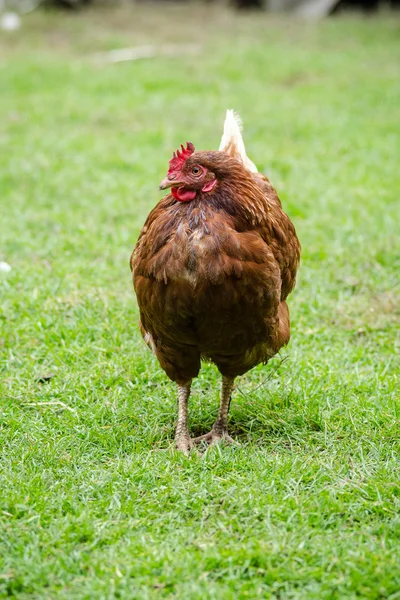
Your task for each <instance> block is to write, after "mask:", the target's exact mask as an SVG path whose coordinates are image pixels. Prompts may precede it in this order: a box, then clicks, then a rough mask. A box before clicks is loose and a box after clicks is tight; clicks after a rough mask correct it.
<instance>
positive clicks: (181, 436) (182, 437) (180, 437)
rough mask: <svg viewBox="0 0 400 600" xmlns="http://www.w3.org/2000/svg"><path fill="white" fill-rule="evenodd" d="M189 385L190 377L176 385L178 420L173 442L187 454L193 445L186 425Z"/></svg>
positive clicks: (190, 383)
mask: <svg viewBox="0 0 400 600" xmlns="http://www.w3.org/2000/svg"><path fill="white" fill-rule="evenodd" d="M191 385H192V380H191V379H190V380H189V381H188V382H187V383H185V384H183V385H178V422H177V424H176V430H175V443H176V447H177V449H178V450H181V451H182V452H184V453H185V454H189V452H190V450H191V449H192V447H193V442H192V440H191V439H190V435H189V427H188V402H189V396H190V386H191Z"/></svg>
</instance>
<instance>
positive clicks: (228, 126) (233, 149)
mask: <svg viewBox="0 0 400 600" xmlns="http://www.w3.org/2000/svg"><path fill="white" fill-rule="evenodd" d="M241 130H242V121H241V119H240V117H239V115H238V114H237V113H235V112H234V111H233V110H227V111H226V117H225V123H224V133H223V134H222V139H221V144H220V146H219V150H220V152H226V153H227V154H229V155H230V156H234V157H235V158H238V159H239V160H241V161H242V163H243V164H244V166H245V167H246V168H247V169H248V170H249V171H251V172H252V173H257V167H256V166H255V164H254V163H253V162H252V161H251V160H250V159H249V158H248V156H247V154H246V148H245V147H244V142H243V138H242V132H241Z"/></svg>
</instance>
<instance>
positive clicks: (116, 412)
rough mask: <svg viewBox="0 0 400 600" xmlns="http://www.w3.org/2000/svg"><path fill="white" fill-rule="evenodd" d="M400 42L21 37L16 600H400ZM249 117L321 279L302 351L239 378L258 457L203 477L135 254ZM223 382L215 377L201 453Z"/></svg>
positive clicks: (14, 105) (13, 165) (116, 23)
mask: <svg viewBox="0 0 400 600" xmlns="http://www.w3.org/2000/svg"><path fill="white" fill-rule="evenodd" d="M399 25H400V21H399V19H398V17H397V16H396V13H394V12H379V13H377V14H374V15H373V16H370V17H368V18H365V17H364V16H363V15H362V14H361V13H357V14H344V15H342V16H337V17H332V18H330V19H327V20H322V21H318V22H305V21H302V20H299V19H290V18H289V17H288V16H282V15H275V14H270V13H261V12H260V13H241V12H233V11H232V10H230V9H229V8H226V7H223V6H220V5H214V4H211V5H204V4H186V3H184V4H178V5H169V4H168V5H166V4H158V5H156V4H149V5H125V6H116V7H111V8H110V7H108V8H106V7H103V8H93V7H92V8H90V9H88V10H84V11H70V12H58V11H55V10H46V11H44V10H35V11H32V12H30V13H29V14H25V15H23V16H22V18H21V23H20V27H19V28H18V29H16V30H14V31H11V30H9V31H2V32H0V36H1V37H0V86H1V95H0V107H1V122H0V143H1V152H0V190H1V195H0V208H1V220H0V261H2V262H3V267H2V269H3V270H2V272H0V294H1V308H0V352H1V363H0V369H1V371H0V376H1V383H0V385H1V403H0V444H1V447H2V458H1V463H0V527H1V532H0V552H1V553H0V597H1V598H10V597H11V598H19V599H28V598H29V599H31V598H37V599H43V598H46V599H54V598H65V599H66V598H68V599H83V598H88V599H89V598H90V599H94V598H96V599H97V598H98V599H100V598H101V599H103V598H104V599H106V598H107V599H108V598H126V599H132V598H140V599H145V598H180V599H187V598H210V599H211V598H213V599H214V598H215V599H220V598H228V599H230V598H232V599H233V598H235V599H236V598H274V599H275V598H276V599H278V598H279V599H286V598H301V599H307V600H309V599H310V598H315V599H318V600H320V599H322V598H327V599H328V598H329V599H332V598H337V599H340V600H342V599H344V598H352V599H353V598H371V599H377V598H382V599H383V598H385V599H387V598H390V599H391V600H394V599H396V598H399V597H400V596H399V589H400V573H399V568H398V565H399V560H400V555H399V554H400V538H399V536H400V520H399V498H400V487H399V480H400V472H399V460H398V457H399V435H398V433H399V429H398V426H399V392H398V374H399V322H400V314H399V267H400V241H399V234H398V228H399V217H400V205H399V190H400V170H399V162H400V140H399V120H400V103H399V98H400V77H399V75H400V73H399V71H400V61H399V58H400V46H399V33H400V27H399ZM127 49H128V51H127ZM115 50H124V52H123V53H122V54H121V53H118V52H117V53H115ZM138 54H139V55H141V56H142V58H140V59H139V58H138ZM144 54H146V55H147V58H144V57H143V55H144ZM122 57H125V59H127V60H121V58H122ZM133 58H136V59H135V60H133ZM227 108H234V109H235V110H237V111H238V112H239V113H240V114H241V116H242V119H243V121H244V137H245V142H246V147H247V151H248V154H249V156H250V158H251V159H252V160H253V161H254V162H255V163H256V164H257V166H258V167H259V169H260V170H261V171H262V172H264V173H266V174H267V175H268V177H269V178H270V179H271V180H272V182H273V184H274V185H275V186H276V187H277V189H278V192H279V194H280V197H281V199H282V202H283V206H284V209H285V210H286V211H287V212H288V214H289V215H290V217H291V219H292V220H293V222H294V224H295V226H296V229H297V232H298V235H299V237H300V240H301V242H302V246H303V254H302V265H301V270H300V276H299V280H298V285H297V288H296V290H295V292H294V294H293V295H292V296H291V297H290V310H291V315H292V323H293V326H292V340H291V342H290V345H289V346H288V347H287V348H286V349H285V350H284V352H283V353H282V356H281V357H277V358H276V359H274V360H273V361H271V364H270V365H268V366H267V367H259V368H257V369H254V370H253V371H252V372H250V373H249V374H247V375H246V376H245V377H243V378H241V380H240V381H239V383H238V390H237V391H236V393H235V395H234V399H233V402H232V408H231V417H230V424H229V427H230V432H231V434H232V435H233V436H234V437H236V439H237V440H238V441H239V442H240V446H238V447H232V448H230V447H229V448H228V447H221V448H212V449H210V450H208V451H207V452H206V453H204V454H202V455H198V454H195V453H193V454H192V455H191V456H190V457H189V458H186V457H184V456H181V455H180V454H177V453H175V452H174V450H173V432H174V423H175V419H176V390H175V387H174V385H172V384H171V383H170V382H168V381H167V379H166V377H165V376H164V374H163V373H162V371H161V370H160V368H159V366H158V364H157V363H156V361H155V359H154V358H153V357H152V356H151V354H150V353H149V352H148V351H147V349H146V347H145V346H144V344H143V342H142V340H141V338H140V334H139V331H138V326H137V321H138V312H137V307H136V303H135V299H134V294H133V290H132V285H131V279H130V277H131V276H130V271H129V256H130V252H131V250H132V248H133V246H134V244H135V242H136V239H137V235H138V233H139V230H140V227H141V226H142V224H143V222H144V220H145V218H146V215H147V214H148V212H149V211H150V209H151V208H152V207H153V206H154V205H155V203H156V202H157V200H158V199H159V197H160V192H159V191H158V183H159V181H160V180H161V178H162V177H164V176H165V173H166V170H167V165H168V160H169V158H170V156H171V154H172V152H173V150H175V148H176V147H177V146H178V145H179V144H180V143H181V142H185V141H186V140H187V139H190V140H192V141H193V142H194V144H195V145H196V147H197V148H198V149H212V148H217V147H218V145H219V140H220V136H221V133H222V125H223V119H224V115H225V110H226V109H227ZM4 263H6V265H9V267H11V270H9V269H7V267H4ZM285 357H287V358H286V359H285V361H284V362H283V363H282V362H281V359H282V358H285ZM218 386H219V378H218V374H217V373H216V371H215V369H214V368H213V367H212V366H210V365H205V366H204V367H203V369H202V373H201V377H200V378H199V379H198V380H197V381H196V383H195V386H194V394H193V398H192V400H191V407H190V428H191V431H192V433H193V434H197V433H203V432H204V431H206V430H208V429H209V428H210V426H211V425H212V423H213V420H214V417H215V414H216V411H217V406H218Z"/></svg>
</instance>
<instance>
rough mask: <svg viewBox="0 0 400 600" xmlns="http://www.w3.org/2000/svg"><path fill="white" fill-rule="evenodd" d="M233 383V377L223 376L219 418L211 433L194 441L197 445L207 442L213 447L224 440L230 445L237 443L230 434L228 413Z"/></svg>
mask: <svg viewBox="0 0 400 600" xmlns="http://www.w3.org/2000/svg"><path fill="white" fill-rule="evenodd" d="M233 382H234V378H233V377H225V376H222V391H221V403H220V405H219V410H218V416H217V418H216V420H215V423H214V425H213V428H212V429H211V431H210V433H206V434H205V435H200V436H199V437H197V438H195V439H194V440H193V441H194V442H195V443H196V444H198V443H200V442H207V444H210V445H212V444H215V443H216V442H218V441H219V440H222V439H223V440H225V441H226V442H229V443H230V444H234V443H235V441H234V440H233V439H232V438H231V436H230V435H229V434H228V412H229V405H230V403H231V394H232V388H233Z"/></svg>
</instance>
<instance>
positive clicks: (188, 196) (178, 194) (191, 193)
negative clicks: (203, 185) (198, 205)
mask: <svg viewBox="0 0 400 600" xmlns="http://www.w3.org/2000/svg"><path fill="white" fill-rule="evenodd" d="M171 194H172V195H173V197H174V198H175V200H178V202H190V200H194V199H195V198H196V194H197V192H196V191H195V190H185V188H183V187H180V188H176V187H173V188H171Z"/></svg>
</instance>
